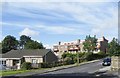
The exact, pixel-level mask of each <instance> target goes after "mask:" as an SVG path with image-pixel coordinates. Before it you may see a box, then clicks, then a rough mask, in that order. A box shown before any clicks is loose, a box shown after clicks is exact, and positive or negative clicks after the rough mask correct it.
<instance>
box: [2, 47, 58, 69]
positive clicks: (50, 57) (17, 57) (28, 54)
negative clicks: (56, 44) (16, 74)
mask: <svg viewBox="0 0 120 78" xmlns="http://www.w3.org/2000/svg"><path fill="white" fill-rule="evenodd" d="M3 60H4V63H5V64H6V66H7V67H14V66H16V67H17V69H20V66H21V64H22V63H23V62H30V63H32V64H38V63H43V62H48V63H51V62H55V61H58V58H57V56H56V55H55V54H54V53H53V52H52V51H51V50H50V49H35V50H30V49H29V50H25V49H24V50H11V51H10V52H7V53H5V54H3V55H2V61H3Z"/></svg>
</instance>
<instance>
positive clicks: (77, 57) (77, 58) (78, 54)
mask: <svg viewBox="0 0 120 78" xmlns="http://www.w3.org/2000/svg"><path fill="white" fill-rule="evenodd" d="M76 52H77V65H79V52H78V50H76Z"/></svg>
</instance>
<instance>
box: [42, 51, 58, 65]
mask: <svg viewBox="0 0 120 78" xmlns="http://www.w3.org/2000/svg"><path fill="white" fill-rule="evenodd" d="M43 58H44V62H49V63H50V62H55V61H58V58H57V56H56V55H55V54H54V53H52V52H48V53H47V54H46V55H45V56H44V57H43Z"/></svg>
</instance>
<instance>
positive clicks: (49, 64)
mask: <svg viewBox="0 0 120 78" xmlns="http://www.w3.org/2000/svg"><path fill="white" fill-rule="evenodd" d="M51 67H52V63H41V68H51Z"/></svg>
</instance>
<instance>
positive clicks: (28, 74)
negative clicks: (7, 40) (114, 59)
mask: <svg viewBox="0 0 120 78" xmlns="http://www.w3.org/2000/svg"><path fill="white" fill-rule="evenodd" d="M97 61H99V60H93V61H88V62H83V63H80V64H72V65H64V66H59V67H53V68H45V69H40V70H33V71H30V72H26V73H19V74H14V75H9V76H30V75H35V74H43V73H47V72H52V71H57V70H62V69H67V68H72V67H76V66H80V65H85V64H89V63H94V62H97Z"/></svg>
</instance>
